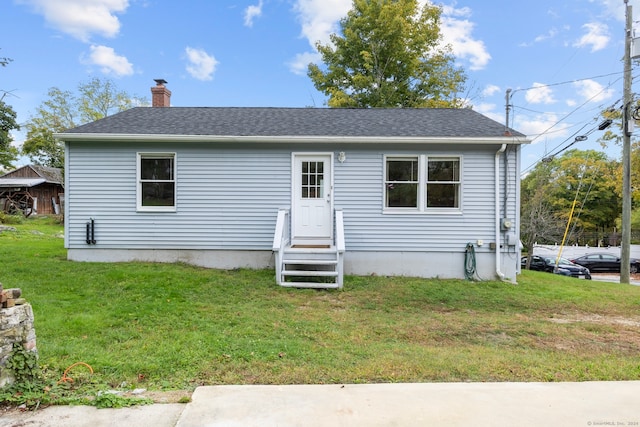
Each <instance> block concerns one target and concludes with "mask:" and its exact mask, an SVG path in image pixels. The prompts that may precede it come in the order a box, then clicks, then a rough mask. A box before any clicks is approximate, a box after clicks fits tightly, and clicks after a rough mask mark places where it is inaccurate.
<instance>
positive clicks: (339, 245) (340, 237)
mask: <svg viewBox="0 0 640 427" xmlns="http://www.w3.org/2000/svg"><path fill="white" fill-rule="evenodd" d="M345 249H346V247H345V243H344V217H343V215H342V209H336V250H337V251H338V252H339V253H342V252H344V251H345Z"/></svg>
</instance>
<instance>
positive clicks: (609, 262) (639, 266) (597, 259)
mask: <svg viewBox="0 0 640 427" xmlns="http://www.w3.org/2000/svg"><path fill="white" fill-rule="evenodd" d="M571 261H573V262H575V263H576V264H580V265H582V266H584V267H587V268H588V269H589V270H591V271H593V272H594V273H595V272H596V271H600V272H613V273H619V272H620V257H617V256H615V255H611V254H587V255H583V256H581V257H579V258H576V259H572V260H571ZM629 271H630V272H631V273H637V272H639V271H640V259H637V258H631V259H630V260H629Z"/></svg>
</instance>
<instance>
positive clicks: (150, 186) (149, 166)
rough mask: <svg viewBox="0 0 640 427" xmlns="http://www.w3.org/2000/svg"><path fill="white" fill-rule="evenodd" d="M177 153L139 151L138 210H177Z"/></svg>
mask: <svg viewBox="0 0 640 427" xmlns="http://www.w3.org/2000/svg"><path fill="white" fill-rule="evenodd" d="M175 157H176V155H175V153H138V197H137V198H138V203H137V205H138V210H139V211H152V212H175V210H176V174H175Z"/></svg>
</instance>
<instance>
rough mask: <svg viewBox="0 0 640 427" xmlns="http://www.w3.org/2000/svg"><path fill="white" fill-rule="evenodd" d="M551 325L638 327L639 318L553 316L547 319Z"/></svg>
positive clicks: (578, 315)
mask: <svg viewBox="0 0 640 427" xmlns="http://www.w3.org/2000/svg"><path fill="white" fill-rule="evenodd" d="M548 320H549V321H550V322H553V323H578V322H587V323H599V324H604V325H624V326H635V327H640V318H628V317H621V316H601V315H599V314H575V315H573V316H555V315H554V316H553V317H550V318H549V319H548Z"/></svg>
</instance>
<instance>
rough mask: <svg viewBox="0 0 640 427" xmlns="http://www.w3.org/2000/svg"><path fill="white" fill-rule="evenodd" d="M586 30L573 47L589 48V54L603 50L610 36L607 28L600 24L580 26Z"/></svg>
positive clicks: (593, 23) (592, 23) (591, 23)
mask: <svg viewBox="0 0 640 427" xmlns="http://www.w3.org/2000/svg"><path fill="white" fill-rule="evenodd" d="M582 28H584V29H585V30H586V34H585V35H583V36H582V37H580V40H578V41H577V42H575V43H574V44H573V45H574V46H576V47H591V52H597V51H599V50H602V49H604V48H605V47H607V45H608V44H609V41H610V40H611V36H610V35H609V27H607V25H606V24H603V23H601V22H590V23H588V24H584V25H583V26H582Z"/></svg>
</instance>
